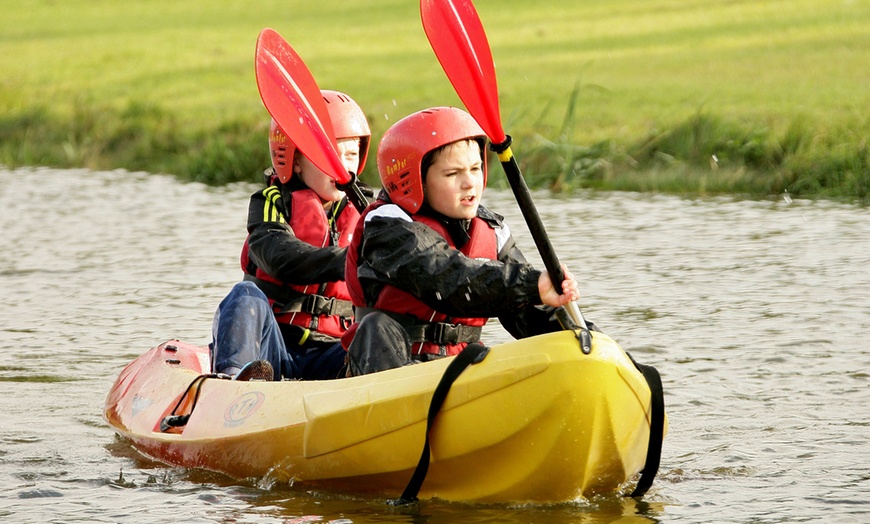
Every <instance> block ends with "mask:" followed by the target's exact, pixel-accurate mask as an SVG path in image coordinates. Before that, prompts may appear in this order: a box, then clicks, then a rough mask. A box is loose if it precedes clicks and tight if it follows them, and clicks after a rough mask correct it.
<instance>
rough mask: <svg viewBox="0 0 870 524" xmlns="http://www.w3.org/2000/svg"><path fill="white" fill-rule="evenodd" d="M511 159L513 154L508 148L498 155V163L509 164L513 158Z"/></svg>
mask: <svg viewBox="0 0 870 524" xmlns="http://www.w3.org/2000/svg"><path fill="white" fill-rule="evenodd" d="M513 157H514V153H513V151H511V148H510V147H508V148H507V149H505V150H504V151H502V152H501V153H499V154H498V161H499V162H510V161H511V158H513Z"/></svg>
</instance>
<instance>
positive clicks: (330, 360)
mask: <svg viewBox="0 0 870 524" xmlns="http://www.w3.org/2000/svg"><path fill="white" fill-rule="evenodd" d="M322 94H323V98H324V100H325V101H326V106H327V109H328V110H329V116H330V119H331V121H332V126H333V130H334V131H335V136H336V140H337V142H338V149H339V153H340V157H341V160H342V162H343V163H344V165H345V168H346V169H347V170H348V171H351V172H354V173H359V172H361V171H362V169H363V167H364V166H365V161H366V156H367V154H368V147H369V141H370V139H371V131H370V129H369V125H368V122H367V120H366V117H365V114H364V113H363V111H362V109H360V107H359V105H357V103H356V102H354V101H353V100H352V99H351V98H350V97H349V96H347V95H345V94H343V93H339V92H336V91H322ZM269 149H270V150H271V154H272V167H271V168H270V169H268V170H267V171H266V172H265V177H266V183H267V187H266V188H265V189H263V190H262V191H258V192H256V193H254V194H253V195H252V196H251V201H250V204H249V207H248V226H247V229H248V237H247V239H246V240H245V244H244V247H243V249H242V254H241V265H242V270H243V271H244V273H245V275H244V281H242V282H240V283H238V284H236V285H235V286H234V287H233V289H232V291H230V293H229V294H228V295H227V296H226V298H224V300H223V301H222V302H221V304H220V306H219V307H218V309H217V311H216V312H215V317H214V323H213V327H212V332H213V341H212V344H211V346H210V347H211V351H212V370H213V371H214V372H217V373H224V374H227V375H231V376H235V377H236V378H237V379H240V380H241V379H249V378H251V377H252V376H253V377H255V378H261V379H268V380H273V379H274V380H281V379H282V377H283V378H291V379H311V380H317V379H331V378H336V376H337V375H338V374H339V370H340V369H341V368H342V367H343V366H344V361H345V351H344V348H343V347H342V346H341V343H340V341H339V337H341V335H342V334H343V333H344V332H345V331H346V330H347V329H348V328H349V327H350V325H351V323H352V321H353V308H352V305H351V302H350V297H349V295H348V292H347V286H346V285H345V282H344V268H345V254H346V252H347V245H348V244H349V242H350V238H351V234H352V233H353V231H354V227H355V226H356V223H357V220H358V219H359V213H358V212H357V210H356V209H355V208H354V206H353V205H351V204H350V203H349V202H348V199H347V197H346V196H345V194H344V193H343V192H342V191H340V190H339V189H338V188H336V187H335V181H334V180H333V179H332V178H331V177H330V176H329V175H327V174H326V173H323V172H322V171H320V170H319V169H318V168H317V167H315V166H314V164H313V163H311V161H310V160H308V158H306V157H305V156H304V154H302V152H301V151H300V150H299V149H298V148H297V147H296V145H295V144H294V143H293V142H292V141H291V140H290V138H288V137H287V136H286V135H285V134H284V132H283V131H282V130H281V129H280V127H278V125H277V123H276V122H275V121H274V120H273V121H272V125H271V130H270V134H269ZM246 365H248V367H247V368H246V367H245V366H246ZM242 368H245V369H244V371H242ZM240 371H241V373H240Z"/></svg>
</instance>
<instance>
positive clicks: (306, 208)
mask: <svg viewBox="0 0 870 524" xmlns="http://www.w3.org/2000/svg"><path fill="white" fill-rule="evenodd" d="M270 190H272V191H278V188H277V187H275V186H270V187H269V188H266V189H265V190H264V191H270ZM267 196H268V195H267ZM289 207H290V217H289V219H288V220H286V221H287V224H288V225H289V226H290V227H291V228H292V229H293V233H294V234H295V235H296V238H298V239H299V240H302V241H304V242H306V243H308V244H311V245H312V246H315V247H327V246H331V245H333V243H332V239H331V237H330V231H329V221H328V219H327V216H326V213H325V212H324V210H323V202H321V200H320V197H318V196H317V193H315V192H314V191H313V190H311V189H299V190H296V191H293V192H292V193H291V202H290V206H289ZM286 218H287V217H283V216H282V217H280V218H279V220H281V219H286ZM357 220H359V213H358V212H357V210H356V209H355V208H354V207H353V206H351V205H347V206H345V208H344V209H343V210H342V211H341V213H340V214H339V215H338V217H337V218H336V224H335V227H336V230H337V231H338V233H339V238H338V246H339V247H346V246H348V245H349V244H350V239H351V238H352V234H353V231H354V228H355V227H356V223H357ZM240 262H241V265H242V271H244V272H245V273H246V274H247V275H251V276H253V277H255V278H254V279H252V280H254V281H255V282H256V281H257V280H259V281H262V282H265V283H266V285H263V286H261V288H263V287H270V286H269V284H274V285H275V286H278V287H279V288H280V290H286V289H288V288H289V289H290V290H293V291H295V292H297V293H302V294H304V295H308V296H309V297H305V298H310V299H312V300H313V299H316V300H317V302H318V303H319V304H322V303H325V302H328V301H329V299H335V300H339V301H344V303H345V306H346V308H345V309H347V308H349V306H350V295H349V294H348V291H347V285H346V284H345V282H344V281H337V282H327V283H324V284H308V285H292V284H287V283H284V282H282V281H280V280H278V279H276V278H275V277H273V276H272V275H270V274H268V273H266V272H265V271H263V270H262V269H260V268H259V267H256V266H255V265H254V264H253V263H252V262H251V260H250V256H249V246H248V239H245V244H244V246H243V247H242V253H241V257H240ZM252 269H254V271H253V272H252ZM258 285H259V284H258ZM273 289H274V288H273ZM293 291H290V293H291V294H294V295H295V293H293ZM264 292H265V293H266V296H268V297H269V303H270V304H272V310H273V311H274V312H275V318H276V319H277V320H278V322H280V323H285V324H293V325H295V326H299V327H302V328H304V329H309V330H311V331H316V332H318V333H322V334H324V335H329V336H331V337H340V336H341V335H342V334H343V333H344V332H345V331H347V328H348V327H349V326H350V323H351V321H352V318H351V316H350V315H344V316H343V315H340V314H334V315H327V314H314V315H312V314H310V313H307V312H304V311H294V312H289V313H288V312H282V309H285V307H284V306H285V305H284V304H283V303H282V301H280V300H276V297H275V296H274V295H275V294H276V293H270V290H264ZM333 302H334V301H333ZM297 309H298V308H297ZM306 336H307V335H306ZM303 342H304V340H302V341H300V343H303Z"/></svg>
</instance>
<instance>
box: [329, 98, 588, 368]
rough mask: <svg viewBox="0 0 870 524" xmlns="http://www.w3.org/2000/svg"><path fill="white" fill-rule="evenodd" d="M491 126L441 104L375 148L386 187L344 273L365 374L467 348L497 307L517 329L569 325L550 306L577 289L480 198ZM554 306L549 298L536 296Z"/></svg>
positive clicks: (357, 356) (355, 347) (354, 352)
mask: <svg viewBox="0 0 870 524" xmlns="http://www.w3.org/2000/svg"><path fill="white" fill-rule="evenodd" d="M485 142H486V136H485V134H484V132H483V130H482V129H481V128H480V126H479V125H478V124H477V123H476V122H475V120H474V119H473V118H472V117H471V116H470V115H469V114H467V113H465V112H464V111H462V110H460V109H456V108H451V107H436V108H431V109H427V110H424V111H420V112H417V113H414V114H412V115H410V116H408V117H405V118H404V119H402V120H400V121H399V122H397V123H396V124H395V125H393V126H392V127H391V128H390V129H389V130H388V131H387V132H386V133H385V135H384V137H383V139H382V140H381V143H380V146H379V148H378V159H377V160H378V171H379V173H380V177H381V182H382V183H383V187H384V190H383V191H382V192H381V194H380V195H379V196H378V200H377V201H376V202H374V203H373V204H371V205H370V206H369V207H368V208H367V209H366V210H365V211H364V212H363V215H362V219H361V220H360V221H359V223H358V224H357V228H356V231H355V232H354V235H353V240H352V242H351V245H350V248H349V250H348V255H347V268H346V271H345V273H346V277H347V284H348V289H349V291H350V295H351V298H352V300H353V303H354V306H356V308H357V310H356V311H357V323H356V324H354V326H353V327H352V328H351V329H350V330H349V331H348V333H346V334H345V335H344V336H343V337H342V341H343V342H344V344H345V347H347V348H348V364H349V370H348V373H349V374H351V375H361V374H366V373H372V372H375V371H381V370H384V369H390V368H394V367H398V366H402V365H406V364H410V363H413V362H417V361H427V360H431V359H434V358H440V357H444V356H448V355H455V354H457V353H459V352H460V351H461V350H462V349H463V348H464V347H465V346H466V345H467V344H469V343H472V342H477V341H479V340H480V333H481V328H482V327H483V325H484V324H485V323H486V321H487V320H488V318H489V317H498V318H499V320H500V321H501V323H502V325H503V326H504V327H505V329H507V331H508V332H509V333H510V334H511V335H513V336H514V337H516V338H523V337H527V336H531V335H537V334H541V333H546V332H551V331H558V330H561V329H562V327H561V325H560V324H559V323H558V322H556V321H555V320H551V316H552V308H555V307H559V306H564V305H565V304H567V303H569V302H570V301H573V300H576V299H577V297H578V293H577V283H576V281H575V280H574V279H573V277H572V276H571V275H570V274H569V273H568V272H567V270H566V269H565V268H564V266H563V268H562V269H563V270H564V271H565V275H566V278H565V280H564V282H562V286H561V292H560V291H559V290H557V289H556V288H555V287H554V285H553V283H552V281H551V280H550V277H549V276H548V274H547V272H542V271H539V270H537V269H535V268H534V267H532V266H531V265H530V264H529V263H528V262H527V261H526V259H525V257H524V256H523V255H522V253H521V252H520V250H519V249H518V248H517V247H516V245H515V243H514V241H513V238H512V236H511V234H510V229H509V228H508V226H507V225H506V224H505V223H504V222H503V219H502V217H501V216H499V215H497V214H496V213H493V212H492V211H489V210H488V209H486V208H485V207H483V206H481V205H480V200H481V196H482V193H483V189H484V187H485V185H486V162H485V154H484V151H485V149H484V146H485ZM541 305H545V306H549V307H550V309H549V310H547V309H542V308H539V307H538V306H541Z"/></svg>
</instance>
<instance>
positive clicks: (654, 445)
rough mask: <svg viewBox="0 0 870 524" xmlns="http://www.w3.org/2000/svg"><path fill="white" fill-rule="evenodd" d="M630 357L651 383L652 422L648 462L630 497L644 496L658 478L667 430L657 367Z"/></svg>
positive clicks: (649, 383) (647, 453)
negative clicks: (663, 441) (640, 362)
mask: <svg viewBox="0 0 870 524" xmlns="http://www.w3.org/2000/svg"><path fill="white" fill-rule="evenodd" d="M628 358H630V359H631V361H632V362H633V363H634V365H635V367H637V369H638V370H639V371H640V372H641V373H642V374H643V378H645V379H646V382H647V384H648V385H649V391H650V423H649V443H648V444H647V450H646V463H645V464H644V466H643V470H641V472H640V480H638V481H637V486H635V488H634V491H633V492H632V493H631V495H629V496H630V497H635V498H640V497H643V496H644V494H645V493H646V492H647V490H648V489H649V488H650V486H652V483H653V480H654V479H655V478H656V473H658V471H659V464H660V463H661V459H662V440H663V439H664V432H665V398H664V391H663V388H662V377H661V375H659V372H658V370H657V369H656V368H654V367H652V366H647V365H644V364H638V363H637V361H636V360H634V358H632V357H631V355H628Z"/></svg>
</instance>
